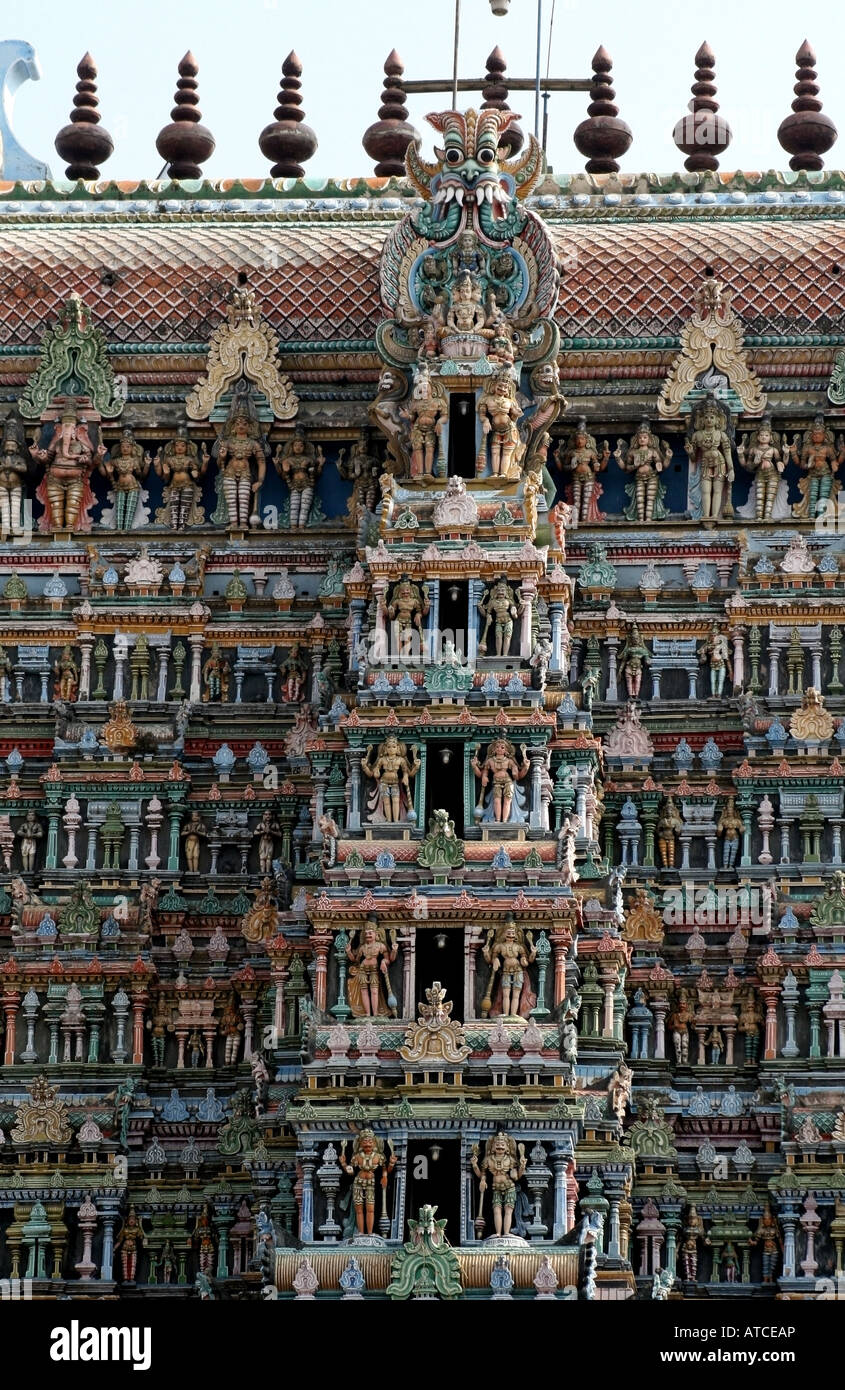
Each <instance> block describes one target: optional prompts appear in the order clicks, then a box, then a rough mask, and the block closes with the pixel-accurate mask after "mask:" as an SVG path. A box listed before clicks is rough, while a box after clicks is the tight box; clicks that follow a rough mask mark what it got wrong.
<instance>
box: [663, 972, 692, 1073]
mask: <svg viewBox="0 0 845 1390" xmlns="http://www.w3.org/2000/svg"><path fill="white" fill-rule="evenodd" d="M692 1020H693V1008H692V1004H691V1003H690V997H689V992H688V991H687V990H686V989H679V990H678V997H677V1000H676V1002H675V1007H674V1009H673V1011H672V1013H670V1015H669V1017H668V1019H667V1020H666V1026H667V1027H668V1029H669V1031H670V1033H671V1034H672V1043H673V1046H674V1048H675V1061H676V1063H677V1065H678V1066H679V1067H686V1066H688V1065H689V1028H690V1024H691V1023H692Z"/></svg>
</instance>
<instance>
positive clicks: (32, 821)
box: [15, 810, 44, 874]
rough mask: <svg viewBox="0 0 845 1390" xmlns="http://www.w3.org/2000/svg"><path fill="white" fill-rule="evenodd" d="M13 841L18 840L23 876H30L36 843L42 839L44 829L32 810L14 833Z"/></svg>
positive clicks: (33, 867)
mask: <svg viewBox="0 0 845 1390" xmlns="http://www.w3.org/2000/svg"><path fill="white" fill-rule="evenodd" d="M15 839H16V840H20V846H21V868H22V869H23V872H24V873H25V874H31V873H33V872H34V871H35V856H36V854H37V853H38V841H39V840H43V839H44V827H43V825H42V824H41V822H40V821H39V819H38V817H37V816H36V814H35V812H34V811H33V810H29V811H27V813H26V815H25V816H24V819H23V823H22V824H21V825H19V826H18V828H17V830H16V831H15Z"/></svg>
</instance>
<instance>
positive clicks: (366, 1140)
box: [339, 1129, 396, 1236]
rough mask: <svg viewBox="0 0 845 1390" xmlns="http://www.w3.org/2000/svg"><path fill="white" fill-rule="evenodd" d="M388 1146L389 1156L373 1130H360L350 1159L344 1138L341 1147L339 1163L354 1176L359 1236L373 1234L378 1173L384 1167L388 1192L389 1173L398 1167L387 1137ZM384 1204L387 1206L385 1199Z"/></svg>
mask: <svg viewBox="0 0 845 1390" xmlns="http://www.w3.org/2000/svg"><path fill="white" fill-rule="evenodd" d="M387 1147H388V1150H389V1153H390V1157H388V1156H387V1154H385V1152H384V1149H383V1148H382V1147H381V1145H380V1143H379V1141H378V1139H377V1138H376V1136H375V1134H374V1133H373V1131H372V1130H371V1129H362V1130H361V1132H360V1134H359V1135H358V1137H357V1138H356V1140H355V1142H354V1144H353V1146H352V1154H351V1156H350V1158H349V1160H348V1161H347V1158H346V1140H345V1139H344V1141H343V1143H342V1144H341V1146H340V1155H339V1162H340V1166H341V1168H342V1169H343V1171H344V1173H348V1174H349V1176H350V1177H351V1178H352V1206H353V1208H354V1211H355V1225H356V1227H357V1230H358V1234H359V1235H365V1234H366V1235H368V1236H371V1235H372V1234H373V1227H374V1226H375V1218H376V1173H377V1172H378V1171H379V1169H381V1180H380V1181H381V1187H382V1190H383V1191H384V1192H386V1189H387V1179H388V1175H389V1174H390V1173H391V1172H392V1171H393V1169H394V1168H395V1166H396V1155H395V1153H394V1152H393V1141H392V1140H391V1139H388V1141H387ZM382 1205H383V1207H386V1202H385V1201H384V1199H383V1203H382Z"/></svg>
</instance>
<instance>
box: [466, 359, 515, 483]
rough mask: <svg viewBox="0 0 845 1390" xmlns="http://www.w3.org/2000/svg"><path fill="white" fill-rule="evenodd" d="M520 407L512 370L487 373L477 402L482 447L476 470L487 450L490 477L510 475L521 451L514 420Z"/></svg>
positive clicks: (485, 459)
mask: <svg viewBox="0 0 845 1390" xmlns="http://www.w3.org/2000/svg"><path fill="white" fill-rule="evenodd" d="M521 417H522V409H521V407H520V406H519V405H518V404H517V400H516V383H515V381H514V378H513V374H512V373H511V372H510V371H509V370H507V369H505V370H503V371H498V372H496V373H495V375H494V376H492V377H489V378H488V379H487V381H486V383H485V387H484V392H483V394H482V397H481V400H480V401H479V404H478V418H479V420H480V421H481V434H482V439H483V443H482V448H481V452H480V454H479V456H478V464H477V466H476V471H477V472H480V471H482V470H483V468H484V465H485V463H486V461H487V449H488V446H489V451H490V473H491V475H492V477H494V478H513V477H515V476H516V475H517V473H518V465H519V462H520V460H521V458H522V455H523V453H524V452H525V450H524V446H523V445H522V443H521V441H520V438H519V429H518V427H517V426H518V423H519V420H520V419H521Z"/></svg>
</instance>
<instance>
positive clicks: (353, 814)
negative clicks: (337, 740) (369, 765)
mask: <svg viewBox="0 0 845 1390" xmlns="http://www.w3.org/2000/svg"><path fill="white" fill-rule="evenodd" d="M363 756H364V754H363V751H362V749H360V748H348V749H347V750H346V758H347V763H348V766H349V824H348V826H347V830H360V829H361V759H362V758H363Z"/></svg>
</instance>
